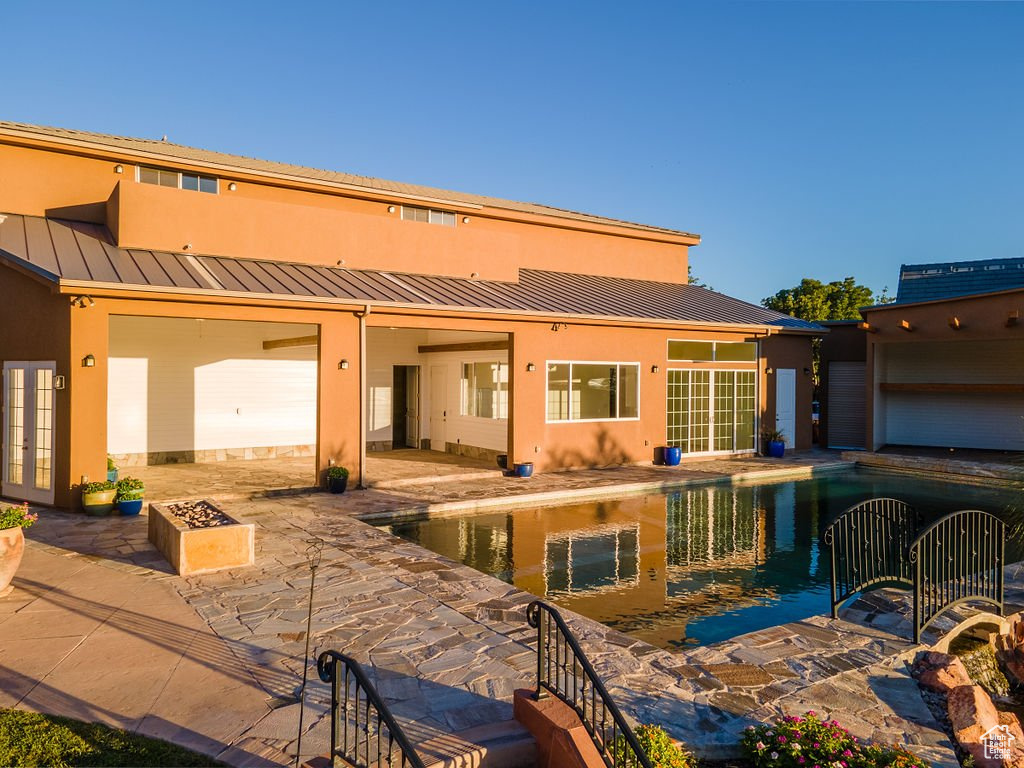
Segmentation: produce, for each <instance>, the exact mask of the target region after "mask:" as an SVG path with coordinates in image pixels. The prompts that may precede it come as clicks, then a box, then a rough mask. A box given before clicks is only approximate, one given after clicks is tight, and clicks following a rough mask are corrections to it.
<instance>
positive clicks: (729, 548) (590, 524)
mask: <svg viewBox="0 0 1024 768" xmlns="http://www.w3.org/2000/svg"><path fill="white" fill-rule="evenodd" d="M883 495H898V496H899V497H900V498H904V499H906V500H907V501H908V502H910V503H911V504H915V505H917V506H918V507H919V508H920V509H922V510H932V511H934V513H935V514H941V513H944V512H946V511H952V510H953V509H962V508H967V507H975V508H981V509H989V510H990V511H993V512H996V513H997V514H999V513H1003V515H1004V517H1005V516H1007V515H1009V516H1011V517H1013V516H1014V515H1015V512H1014V510H1013V509H1012V507H1011V506H1010V503H1009V502H1010V500H1011V498H1012V497H1010V496H1008V493H1007V492H1006V491H1004V490H999V489H985V488H981V489H979V488H973V487H970V486H954V485H950V484H942V483H934V482H927V481H919V480H907V479H906V478H894V476H892V475H881V474H869V473H862V472H858V473H852V472H851V473H844V474H842V475H833V476H830V477H826V478H817V479H814V480H804V481H794V482H786V483H774V484H763V485H739V486H731V485H721V484H716V485H704V486H698V487H692V488H686V489H683V490H680V491H676V492H673V493H668V494H652V495H648V496H631V497H626V498H623V499H618V500H613V501H602V502H589V503H586V504H575V505H566V506H559V507H544V508H537V509H521V510H512V511H508V512H500V513H489V514H478V515H471V516H463V517H457V518H435V519H430V520H422V521H413V522H405V523H401V524H395V525H392V526H389V529H390V530H391V531H392V532H394V533H396V534H397V535H399V536H402V537H404V538H407V539H410V540H412V541H415V542H417V543H419V544H420V545H422V546H424V547H426V548H428V549H431V550H433V551H435V552H438V553H440V554H442V555H446V556H448V557H450V558H452V559H454V560H458V561H460V562H463V563H465V564H466V565H469V566H471V567H473V568H475V569H477V570H479V571H482V572H484V573H489V574H491V575H494V576H497V577H498V578H500V579H503V580H504V581H507V582H509V583H512V584H514V585H515V586H516V587H518V588H520V589H522V590H525V591H527V592H531V593H533V594H536V595H541V596H543V597H545V598H546V599H548V600H550V601H551V602H553V603H555V604H557V605H560V606H563V607H565V608H569V609H570V610H573V611H576V612H578V613H581V614H583V615H585V616H589V617H590V618H593V619H596V620H598V621H600V622H602V623H605V624H607V625H609V626H612V627H615V628H616V629H619V630H620V631H623V632H626V633H628V634H630V635H633V636H635V637H638V638H640V639H642V640H645V641H646V642H649V643H651V644H653V645H656V646H659V647H662V648H673V647H679V646H683V645H692V644H707V643H712V642H716V641H719V640H724V639H728V638H730V637H734V636H736V635H738V634H742V633H745V632H751V631H754V630H757V629H763V628H766V627H770V626H775V625H777V624H781V623H785V622H788V621H796V620H798V619H802V618H806V617H808V616H812V615H815V614H821V613H826V612H827V611H828V605H829V598H828V578H829V570H828V568H829V565H828V562H827V553H825V555H824V556H822V553H821V552H820V551H819V538H820V533H821V531H822V530H823V528H824V527H825V526H826V525H827V524H828V523H829V522H830V521H831V520H832V519H833V518H834V517H835V516H837V515H838V514H840V513H841V512H842V511H843V510H844V509H846V508H847V507H849V506H850V505H852V504H855V503H857V502H859V501H862V500H864V499H866V498H870V497H871V496H883ZM1011 549H1013V547H1011Z"/></svg>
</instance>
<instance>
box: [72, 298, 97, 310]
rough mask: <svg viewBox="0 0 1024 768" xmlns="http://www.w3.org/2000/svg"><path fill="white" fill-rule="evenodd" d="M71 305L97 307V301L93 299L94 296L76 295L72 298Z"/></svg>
mask: <svg viewBox="0 0 1024 768" xmlns="http://www.w3.org/2000/svg"><path fill="white" fill-rule="evenodd" d="M71 306H72V307H78V308H79V309H85V308H86V307H95V306H96V302H95V301H93V298H92V296H75V297H73V298H72V299H71Z"/></svg>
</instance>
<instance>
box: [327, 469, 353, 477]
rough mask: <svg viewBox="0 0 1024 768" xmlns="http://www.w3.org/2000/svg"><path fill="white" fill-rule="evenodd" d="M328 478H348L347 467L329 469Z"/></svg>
mask: <svg viewBox="0 0 1024 768" xmlns="http://www.w3.org/2000/svg"><path fill="white" fill-rule="evenodd" d="M327 477H328V479H330V480H340V479H341V478H343V477H348V469H347V468H346V467H328V468H327Z"/></svg>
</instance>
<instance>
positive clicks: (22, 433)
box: [3, 362, 56, 504]
mask: <svg viewBox="0 0 1024 768" xmlns="http://www.w3.org/2000/svg"><path fill="white" fill-rule="evenodd" d="M55 371H56V364H55V363H52V362H45V363H15V362H8V363H4V381H3V388H4V424H3V430H4V433H3V434H4V440H3V444H4V450H3V453H4V455H3V495H4V496H7V497H10V498H15V499H23V500H25V501H35V502H39V503H42V504H52V503H53V405H54V402H53V376H54V372H55Z"/></svg>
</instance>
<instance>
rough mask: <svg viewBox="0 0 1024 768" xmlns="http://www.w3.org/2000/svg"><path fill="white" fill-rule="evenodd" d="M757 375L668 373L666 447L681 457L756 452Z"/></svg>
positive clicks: (692, 371)
mask: <svg viewBox="0 0 1024 768" xmlns="http://www.w3.org/2000/svg"><path fill="white" fill-rule="evenodd" d="M755 376H756V374H755V372H754V371H711V370H670V371H669V372H668V403H667V406H668V414H667V415H668V435H667V438H668V444H669V445H675V446H679V447H680V448H682V450H683V453H729V452H734V451H752V450H754V426H755V419H756V417H757V414H756V407H757V398H756V396H755Z"/></svg>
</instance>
